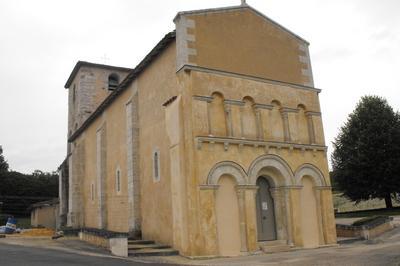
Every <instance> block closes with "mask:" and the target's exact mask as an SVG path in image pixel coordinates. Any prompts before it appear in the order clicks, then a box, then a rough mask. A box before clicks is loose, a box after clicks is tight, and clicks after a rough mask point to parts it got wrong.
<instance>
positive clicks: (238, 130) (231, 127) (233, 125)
mask: <svg viewBox="0 0 400 266" xmlns="http://www.w3.org/2000/svg"><path fill="white" fill-rule="evenodd" d="M224 105H225V108H226V109H225V111H229V116H228V113H227V121H228V125H227V126H228V136H230V137H235V138H238V137H242V136H243V126H242V106H243V105H244V102H243V101H237V100H229V99H228V100H224Z"/></svg>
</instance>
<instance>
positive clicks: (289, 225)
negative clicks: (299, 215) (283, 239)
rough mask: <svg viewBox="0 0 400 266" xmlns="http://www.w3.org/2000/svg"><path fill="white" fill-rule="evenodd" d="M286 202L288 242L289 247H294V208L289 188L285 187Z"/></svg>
mask: <svg viewBox="0 0 400 266" xmlns="http://www.w3.org/2000/svg"><path fill="white" fill-rule="evenodd" d="M282 189H283V192H284V199H285V200H284V201H285V211H286V213H285V214H286V231H287V242H288V245H290V246H293V245H294V244H293V232H292V227H293V219H292V206H291V204H290V191H289V189H290V188H289V187H283V188H282Z"/></svg>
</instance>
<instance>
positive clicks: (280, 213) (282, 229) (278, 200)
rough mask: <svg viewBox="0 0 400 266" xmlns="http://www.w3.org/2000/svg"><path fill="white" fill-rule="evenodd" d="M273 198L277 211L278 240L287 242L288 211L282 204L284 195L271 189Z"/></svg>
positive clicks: (278, 190) (275, 189)
mask: <svg viewBox="0 0 400 266" xmlns="http://www.w3.org/2000/svg"><path fill="white" fill-rule="evenodd" d="M270 192H271V196H272V198H273V199H274V205H275V206H274V208H275V209H274V211H275V227H276V234H277V239H279V240H287V232H286V225H287V223H286V217H285V216H286V211H285V207H284V206H283V204H282V193H281V190H280V189H278V188H271V189H270Z"/></svg>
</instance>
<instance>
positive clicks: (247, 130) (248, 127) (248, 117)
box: [242, 96, 257, 139]
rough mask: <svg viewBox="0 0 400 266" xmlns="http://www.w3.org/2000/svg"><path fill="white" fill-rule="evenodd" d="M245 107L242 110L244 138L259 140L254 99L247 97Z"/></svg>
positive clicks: (244, 99) (244, 100)
mask: <svg viewBox="0 0 400 266" xmlns="http://www.w3.org/2000/svg"><path fill="white" fill-rule="evenodd" d="M243 102H244V106H243V108H242V132H243V135H242V136H243V137H244V138H247V139H256V138H257V123H256V114H255V112H254V100H253V98H251V97H249V96H246V97H244V98H243Z"/></svg>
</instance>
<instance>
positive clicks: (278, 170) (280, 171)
mask: <svg viewBox="0 0 400 266" xmlns="http://www.w3.org/2000/svg"><path fill="white" fill-rule="evenodd" d="M264 174H266V175H268V176H270V177H271V179H272V181H273V182H272V183H273V184H271V185H272V186H274V187H278V186H290V185H294V176H293V172H292V169H291V168H290V166H289V165H288V164H287V163H286V162H285V161H284V160H283V159H282V158H281V157H279V156H277V155H273V154H268V155H262V156H260V157H258V158H257V159H255V160H254V161H253V162H252V163H251V165H250V167H249V170H248V176H249V184H250V185H256V182H257V179H258V177H260V176H262V175H264Z"/></svg>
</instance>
